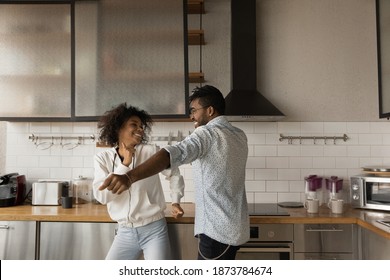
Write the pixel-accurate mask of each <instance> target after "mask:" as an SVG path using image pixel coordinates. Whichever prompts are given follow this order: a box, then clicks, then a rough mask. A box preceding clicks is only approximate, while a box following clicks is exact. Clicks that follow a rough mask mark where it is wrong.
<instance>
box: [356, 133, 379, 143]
mask: <svg viewBox="0 0 390 280" xmlns="http://www.w3.org/2000/svg"><path fill="white" fill-rule="evenodd" d="M382 143H383V141H382V135H381V134H359V145H381V144H382Z"/></svg>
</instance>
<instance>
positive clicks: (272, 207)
mask: <svg viewBox="0 0 390 280" xmlns="http://www.w3.org/2000/svg"><path fill="white" fill-rule="evenodd" d="M248 211H249V216H290V214H289V213H288V212H287V211H286V209H284V208H283V207H280V206H279V205H278V204H277V203H248Z"/></svg>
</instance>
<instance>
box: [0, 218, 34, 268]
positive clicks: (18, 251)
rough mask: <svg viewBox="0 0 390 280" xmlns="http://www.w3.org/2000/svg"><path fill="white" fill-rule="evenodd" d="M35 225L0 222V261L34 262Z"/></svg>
mask: <svg viewBox="0 0 390 280" xmlns="http://www.w3.org/2000/svg"><path fill="white" fill-rule="evenodd" d="M35 232H36V223H35V222H33V221H0V260H34V259H35V236H36V235H35V234H36V233H35Z"/></svg>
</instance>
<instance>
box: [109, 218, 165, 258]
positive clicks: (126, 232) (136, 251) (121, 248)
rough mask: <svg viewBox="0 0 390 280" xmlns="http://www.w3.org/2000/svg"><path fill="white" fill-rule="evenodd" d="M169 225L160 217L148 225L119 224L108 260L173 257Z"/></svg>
mask: <svg viewBox="0 0 390 280" xmlns="http://www.w3.org/2000/svg"><path fill="white" fill-rule="evenodd" d="M170 251H171V246H170V244H169V237H168V226H167V222H166V220H165V218H164V219H160V220H158V221H155V222H153V223H150V224H148V225H146V226H141V227H136V228H129V227H124V226H119V228H118V232H117V235H116V236H115V239H114V242H113V243H112V245H111V248H110V250H109V251H108V254H107V256H106V260H137V259H139V257H140V256H141V253H142V252H143V254H144V259H145V260H169V259H170V258H171V252H170Z"/></svg>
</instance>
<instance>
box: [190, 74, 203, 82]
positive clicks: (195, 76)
mask: <svg viewBox="0 0 390 280" xmlns="http://www.w3.org/2000/svg"><path fill="white" fill-rule="evenodd" d="M188 82H189V83H204V82H205V80H204V73H202V72H191V73H188Z"/></svg>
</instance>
